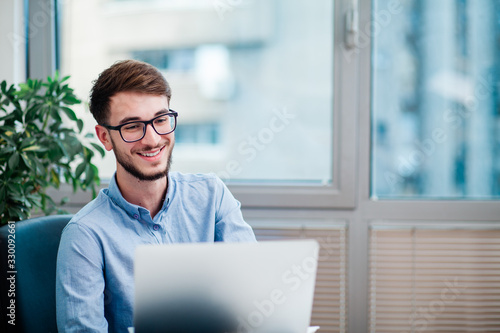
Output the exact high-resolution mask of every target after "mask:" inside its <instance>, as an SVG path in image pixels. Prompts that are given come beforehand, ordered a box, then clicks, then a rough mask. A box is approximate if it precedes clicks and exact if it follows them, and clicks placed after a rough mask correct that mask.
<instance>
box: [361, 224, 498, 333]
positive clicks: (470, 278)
mask: <svg viewBox="0 0 500 333" xmlns="http://www.w3.org/2000/svg"><path fill="white" fill-rule="evenodd" d="M369 261H370V278H369V281H370V311H369V317H370V318H369V327H370V332H384V333H385V332H398V333H404V332H454V333H456V332H500V230H499V228H498V227H488V228H477V229H473V228H453V229H447V228H431V227H412V228H404V227H399V228H398V227H387V226H372V228H371V230H370V254H369Z"/></svg>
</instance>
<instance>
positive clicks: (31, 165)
mask: <svg viewBox="0 0 500 333" xmlns="http://www.w3.org/2000/svg"><path fill="white" fill-rule="evenodd" d="M21 157H22V158H23V161H24V164H25V165H26V166H27V167H28V168H29V169H30V170H31V171H32V172H34V173H35V174H36V173H37V170H36V163H35V162H34V161H33V159H31V158H30V157H29V156H28V155H27V154H26V153H23V154H21Z"/></svg>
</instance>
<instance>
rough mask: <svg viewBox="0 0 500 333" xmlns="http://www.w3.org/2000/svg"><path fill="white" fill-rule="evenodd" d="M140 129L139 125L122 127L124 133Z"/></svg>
mask: <svg viewBox="0 0 500 333" xmlns="http://www.w3.org/2000/svg"><path fill="white" fill-rule="evenodd" d="M140 128H141V126H140V125H139V124H129V125H127V126H123V128H122V129H124V130H125V131H134V130H138V129H140Z"/></svg>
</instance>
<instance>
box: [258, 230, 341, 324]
mask: <svg viewBox="0 0 500 333" xmlns="http://www.w3.org/2000/svg"><path fill="white" fill-rule="evenodd" d="M250 224H252V227H253V230H254V232H255V235H256V237H257V239H258V240H259V241H262V240H277V239H300V238H309V239H316V240H317V241H318V242H319V244H320V251H319V258H318V271H317V277H316V288H315V293H314V302H313V310H312V316H311V325H313V326H320V330H319V331H318V332H324V333H327V332H345V331H346V272H347V267H346V251H347V250H346V229H345V226H343V225H341V226H328V227H324V228H322V227H313V226H308V225H307V223H305V224H293V223H272V224H267V225H266V224H265V223H259V224H255V223H251V222H250Z"/></svg>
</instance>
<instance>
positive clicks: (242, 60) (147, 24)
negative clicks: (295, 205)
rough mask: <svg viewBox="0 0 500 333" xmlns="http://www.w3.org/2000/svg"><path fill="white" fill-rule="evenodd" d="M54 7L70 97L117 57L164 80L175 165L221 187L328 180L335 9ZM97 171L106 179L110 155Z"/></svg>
mask: <svg viewBox="0 0 500 333" xmlns="http://www.w3.org/2000/svg"><path fill="white" fill-rule="evenodd" d="M62 5H63V15H62V29H61V34H62V43H61V53H62V57H61V66H62V71H63V73H64V74H66V75H71V76H72V79H71V83H72V85H74V86H75V90H76V92H77V93H78V94H79V96H82V97H84V98H87V96H88V92H89V90H90V88H91V83H92V80H94V79H95V78H97V76H98V74H99V73H100V72H101V71H102V70H103V69H105V68H106V67H108V66H109V65H111V64H112V63H113V62H115V61H117V60H120V59H126V58H134V59H138V60H143V61H146V62H149V63H151V64H153V65H154V66H156V67H158V68H159V69H160V70H161V71H162V72H163V73H164V75H165V77H166V78H167V80H168V81H169V83H170V85H171V87H172V92H173V95H172V100H171V105H170V107H171V108H172V109H174V110H175V111H177V112H178V113H179V117H178V130H176V135H177V142H176V147H175V149H174V153H173V164H172V169H174V170H177V171H182V172H215V173H217V174H218V175H219V176H220V177H221V178H222V179H224V180H226V181H252V182H255V181H262V182H264V183H272V182H280V183H283V182H285V183H296V182H300V183H313V184H329V183H331V175H332V174H333V172H332V149H333V148H332V133H331V132H332V126H333V124H332V122H333V117H332V114H333V1H331V0H318V1H314V3H311V2H310V1H306V0H300V1H285V0H273V1H269V0H241V1H228V0H216V1H213V0H183V1H174V0H164V1H152V0H150V1H130V0H129V1H123V0H122V1H116V0H115V1H112V0H87V1H76V0H66V1H64V3H63V4H62ZM85 117H86V125H87V126H89V128H90V129H91V128H92V127H93V126H94V125H95V121H94V120H93V118H92V117H91V116H90V114H88V113H87V115H86V116H85ZM100 170H101V175H102V177H103V178H109V177H110V176H111V175H112V173H113V172H114V170H115V165H114V157H113V155H112V153H108V156H107V157H106V159H105V160H104V161H102V163H101V165H100Z"/></svg>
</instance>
